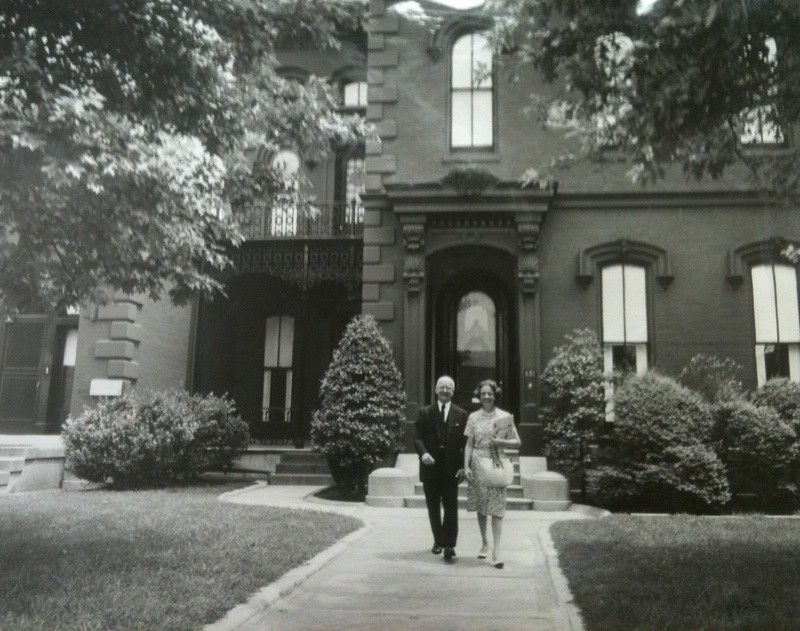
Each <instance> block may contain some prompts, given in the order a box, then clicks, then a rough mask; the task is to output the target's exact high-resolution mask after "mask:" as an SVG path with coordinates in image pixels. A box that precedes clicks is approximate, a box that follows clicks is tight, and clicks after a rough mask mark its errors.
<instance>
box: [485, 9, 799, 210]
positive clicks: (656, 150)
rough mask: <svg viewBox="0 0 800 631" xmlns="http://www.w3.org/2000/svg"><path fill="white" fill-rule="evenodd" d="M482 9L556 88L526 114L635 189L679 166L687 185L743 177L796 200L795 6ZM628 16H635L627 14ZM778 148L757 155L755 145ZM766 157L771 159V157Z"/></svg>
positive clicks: (523, 58) (512, 48) (571, 157)
mask: <svg viewBox="0 0 800 631" xmlns="http://www.w3.org/2000/svg"><path fill="white" fill-rule="evenodd" d="M650 4H651V5H652V6H651V7H650V8H649V10H648V11H641V7H640V5H639V0H589V1H587V0H490V5H491V8H492V9H493V10H495V11H497V12H498V13H500V14H503V15H508V16H510V19H509V20H507V21H503V20H500V21H499V22H500V23H501V28H499V29H498V31H502V33H501V35H503V34H505V35H506V36H510V37H511V38H512V39H513V45H511V46H508V45H506V47H505V49H506V50H510V51H512V52H513V54H514V55H515V56H516V57H517V58H518V60H520V61H524V62H532V63H533V64H534V65H535V67H536V68H537V69H539V70H540V71H541V72H542V73H543V75H544V77H545V78H546V80H548V81H550V82H553V83H554V85H555V86H558V89H557V90H556V94H555V97H554V98H553V99H549V98H548V99H547V100H546V101H545V100H542V101H540V102H538V106H539V108H538V109H539V111H540V112H542V114H543V118H545V119H546V120H547V122H548V124H550V125H556V126H561V127H563V128H565V129H568V130H569V131H570V132H572V133H573V134H574V135H575V136H578V137H580V138H581V140H582V144H581V149H580V150H579V151H576V152H575V153H574V154H572V155H569V156H561V160H556V161H554V164H553V165H541V166H543V167H544V170H547V169H548V168H551V167H553V166H557V165H558V164H559V163H560V162H566V163H567V164H569V163H570V162H572V161H573V160H578V159H581V158H582V157H586V156H588V155H591V154H595V153H596V152H597V151H599V150H600V149H602V148H603V147H608V146H609V145H613V146H615V147H616V148H618V149H619V150H620V151H622V152H625V153H626V154H627V156H628V157H629V159H630V162H631V165H632V168H631V170H630V172H629V175H630V176H631V177H632V178H633V179H634V180H636V181H641V182H647V181H651V180H653V179H657V178H660V177H662V176H663V175H664V174H665V170H666V167H667V165H669V164H671V163H676V164H680V165H681V166H682V168H683V170H684V171H685V173H686V174H687V175H689V176H690V177H693V178H698V179H699V178H702V177H707V176H710V177H718V176H720V175H721V174H722V173H723V172H724V171H725V169H726V168H727V167H729V166H731V165H733V164H735V163H744V164H746V165H747V166H749V167H750V169H751V172H752V173H753V175H754V176H755V180H754V182H755V184H756V186H757V187H758V188H761V189H765V190H768V191H770V192H773V193H776V194H778V195H781V196H787V197H788V198H792V197H795V196H796V195H797V194H798V189H799V188H800V184H799V181H798V177H799V176H800V170H799V169H798V165H799V164H800V158H799V156H798V149H797V147H796V145H795V143H794V142H793V138H792V136H791V131H792V127H793V126H794V125H796V124H797V122H798V115H799V114H800V98H798V96H800V95H799V94H798V91H800V63H798V62H800V3H798V2H797V0H656V1H655V2H654V3H650ZM637 8H640V11H639V12H638V13H637ZM763 140H768V141H770V142H771V141H778V142H777V144H778V145H780V146H779V147H770V148H769V149H768V150H765V148H764V147H763V146H756V145H758V141H763ZM773 149H776V150H773Z"/></svg>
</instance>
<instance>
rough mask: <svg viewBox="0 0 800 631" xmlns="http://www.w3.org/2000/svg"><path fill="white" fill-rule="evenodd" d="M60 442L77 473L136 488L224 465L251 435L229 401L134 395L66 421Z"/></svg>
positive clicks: (178, 395) (181, 394)
mask: <svg viewBox="0 0 800 631" xmlns="http://www.w3.org/2000/svg"><path fill="white" fill-rule="evenodd" d="M63 437H64V444H65V448H66V456H67V467H68V468H69V469H70V470H71V471H73V472H74V473H75V475H77V476H79V477H81V478H84V479H86V480H89V481H91V482H107V481H108V480H111V481H112V482H113V484H114V485H115V486H119V487H141V486H162V485H165V484H168V483H171V482H176V481H178V480H185V479H189V478H193V477H195V476H197V475H198V474H199V473H201V472H203V471H205V470H208V469H211V468H218V467H219V468H222V467H226V466H229V465H230V462H231V460H232V459H233V457H234V456H235V455H236V454H237V453H238V452H239V451H241V450H242V449H244V448H245V447H246V446H247V440H248V432H247V424H246V423H245V422H244V421H243V420H242V419H241V418H240V417H239V416H238V415H237V414H236V411H235V408H234V405H233V403H232V402H231V401H230V400H229V399H226V398H217V397H214V396H206V397H204V396H201V395H194V396H192V395H190V394H189V393H187V392H185V391H170V392H150V391H135V392H133V393H131V394H128V395H125V396H122V397H118V398H114V399H107V400H105V401H102V402H101V403H100V404H99V405H98V406H97V407H95V408H92V409H89V410H86V411H85V412H84V413H83V414H81V415H80V416H78V417H76V418H74V419H68V420H67V423H66V424H65V426H64V430H63Z"/></svg>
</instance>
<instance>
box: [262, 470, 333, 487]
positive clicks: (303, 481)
mask: <svg viewBox="0 0 800 631" xmlns="http://www.w3.org/2000/svg"><path fill="white" fill-rule="evenodd" d="M269 483H270V484H282V485H294V486H330V485H331V484H333V477H331V476H330V475H325V474H322V473H276V474H273V475H271V476H270V478H269Z"/></svg>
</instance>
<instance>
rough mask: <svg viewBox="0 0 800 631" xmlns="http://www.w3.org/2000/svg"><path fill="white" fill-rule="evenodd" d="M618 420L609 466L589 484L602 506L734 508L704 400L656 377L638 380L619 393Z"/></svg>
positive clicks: (607, 454) (606, 452)
mask: <svg viewBox="0 0 800 631" xmlns="http://www.w3.org/2000/svg"><path fill="white" fill-rule="evenodd" d="M614 417H615V421H614V430H613V434H612V435H611V437H610V440H609V441H608V443H607V445H606V446H605V447H604V449H603V450H602V464H601V466H599V467H597V468H596V469H594V470H592V471H590V472H589V473H588V476H587V478H588V485H587V486H588V491H589V493H590V496H591V497H593V498H594V499H595V501H597V502H599V503H600V504H601V505H603V506H607V507H609V508H613V509H617V510H651V511H667V512H679V511H686V512H715V511H718V510H720V509H721V508H722V507H723V506H725V504H727V503H728V502H729V501H730V497H731V496H730V489H729V486H728V481H727V478H726V475H725V468H724V466H723V464H722V462H721V461H720V459H719V457H718V456H717V455H716V453H714V451H713V450H712V449H711V447H710V440H711V430H712V417H711V413H710V409H709V406H708V405H707V404H706V403H705V402H704V401H703V399H702V398H701V397H700V396H699V395H698V394H697V393H694V392H692V391H690V390H689V389H687V388H685V387H683V386H681V385H680V384H678V383H677V382H676V381H675V380H673V379H671V378H669V377H666V376H664V375H660V374H658V373H655V372H649V373H647V374H645V375H644V376H641V377H635V376H631V377H629V378H628V379H626V380H625V381H623V382H622V383H621V384H620V385H619V386H618V387H617V388H616V390H615V393H614Z"/></svg>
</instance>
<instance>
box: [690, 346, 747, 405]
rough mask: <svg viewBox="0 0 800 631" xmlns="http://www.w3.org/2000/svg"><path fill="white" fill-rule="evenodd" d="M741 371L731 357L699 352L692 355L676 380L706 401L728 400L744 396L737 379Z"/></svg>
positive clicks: (742, 388) (740, 383)
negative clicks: (721, 357)
mask: <svg viewBox="0 0 800 631" xmlns="http://www.w3.org/2000/svg"><path fill="white" fill-rule="evenodd" d="M741 373H742V367H741V366H740V365H739V364H737V363H736V362H735V361H733V360H732V359H729V358H727V357H726V358H725V359H720V358H719V357H715V356H713V355H704V354H702V353H701V354H699V355H695V356H694V357H692V359H691V361H689V364H688V365H687V366H686V368H684V369H683V371H682V372H681V375H680V377H678V381H679V382H680V384H681V385H683V386H685V387H687V388H689V389H690V390H694V391H695V392H697V393H698V394H699V395H700V396H701V397H703V399H705V400H706V401H707V402H708V403H713V402H714V401H730V400H732V399H740V398H742V397H743V396H744V386H743V385H742V382H741V381H740V379H739V376H740V375H741Z"/></svg>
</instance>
